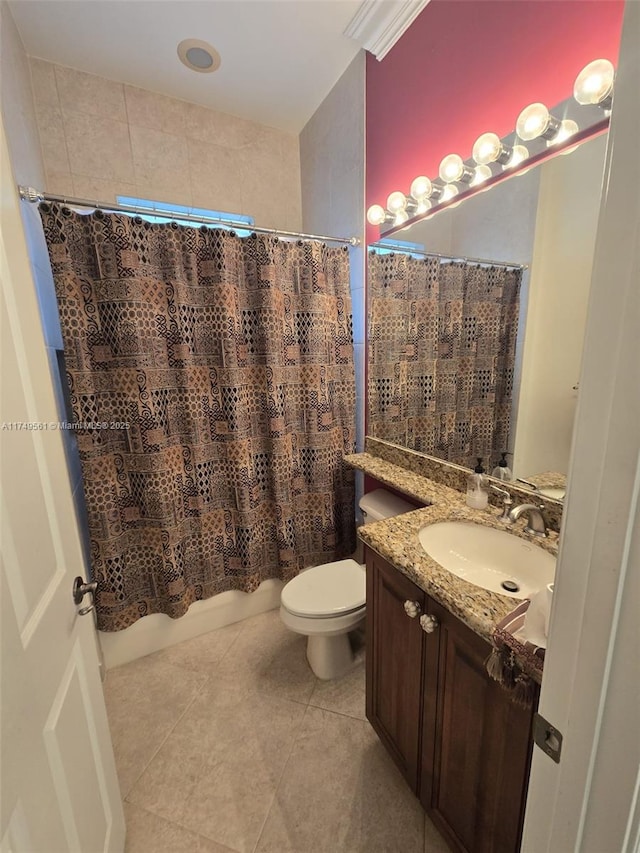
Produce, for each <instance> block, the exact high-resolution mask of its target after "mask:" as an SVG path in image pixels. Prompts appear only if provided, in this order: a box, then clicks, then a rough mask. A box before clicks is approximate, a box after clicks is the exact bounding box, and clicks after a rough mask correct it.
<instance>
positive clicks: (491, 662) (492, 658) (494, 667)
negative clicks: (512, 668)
mask: <svg viewBox="0 0 640 853" xmlns="http://www.w3.org/2000/svg"><path fill="white" fill-rule="evenodd" d="M485 666H486V667H487V672H488V673H489V675H490V676H491V678H493V680H494V681H497V682H498V684H503V683H504V660H503V658H502V653H501V652H500V649H496V647H495V646H494V647H493V649H492V650H491V654H490V655H489V657H488V658H487V662H486V664H485Z"/></svg>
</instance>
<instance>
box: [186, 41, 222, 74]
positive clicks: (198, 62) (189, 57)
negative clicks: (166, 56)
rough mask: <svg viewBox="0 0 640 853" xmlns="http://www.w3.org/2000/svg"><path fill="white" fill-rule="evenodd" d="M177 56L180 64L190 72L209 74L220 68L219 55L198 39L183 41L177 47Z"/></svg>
mask: <svg viewBox="0 0 640 853" xmlns="http://www.w3.org/2000/svg"><path fill="white" fill-rule="evenodd" d="M178 56H179V57H180V62H182V63H183V64H184V65H186V66H187V68H190V69H191V70H192V71H199V72H200V73H201V74H210V73H211V72H212V71H216V70H217V69H218V68H219V67H220V62H221V60H220V54H219V53H218V51H217V50H216V49H215V47H212V46H211V45H210V44H208V43H207V42H206V41H201V40H200V39H184V40H183V41H181V42H180V44H179V45H178Z"/></svg>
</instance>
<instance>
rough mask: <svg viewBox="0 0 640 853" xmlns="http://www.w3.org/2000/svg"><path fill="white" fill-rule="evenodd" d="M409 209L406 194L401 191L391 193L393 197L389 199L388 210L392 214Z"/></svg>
mask: <svg viewBox="0 0 640 853" xmlns="http://www.w3.org/2000/svg"><path fill="white" fill-rule="evenodd" d="M406 207H407V197H406V195H405V194H404V193H401V192H400V191H399V190H396V192H394V193H391V195H390V196H389V197H388V199H387V210H390V211H391V213H393V214H395V213H398V211H399V210H405V209H406Z"/></svg>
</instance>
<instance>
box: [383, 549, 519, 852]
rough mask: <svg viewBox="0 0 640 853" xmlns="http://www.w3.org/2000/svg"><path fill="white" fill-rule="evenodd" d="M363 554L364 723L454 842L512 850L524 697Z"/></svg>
mask: <svg viewBox="0 0 640 853" xmlns="http://www.w3.org/2000/svg"><path fill="white" fill-rule="evenodd" d="M366 562H367V718H368V719H369V722H370V723H371V725H372V726H373V728H374V729H375V731H376V733H377V734H378V736H379V737H380V739H381V740H382V742H383V743H384V745H385V747H386V748H387V750H388V751H389V753H390V754H391V756H392V757H393V759H394V760H395V762H396V764H397V765H398V767H399V768H400V770H401V771H402V773H403V775H404V776H405V778H406V780H407V782H408V783H409V785H410V786H411V788H412V790H413V791H414V793H415V794H416V796H418V797H419V798H420V801H421V803H422V805H423V807H424V809H425V810H426V811H427V813H428V814H429V817H430V818H431V820H432V821H433V823H434V824H435V825H436V826H437V827H438V829H439V830H440V832H441V833H442V835H443V836H444V837H445V838H446V840H447V841H448V843H449V845H450V847H451V848H452V849H453V850H456V851H469V853H512V851H517V850H519V844H520V835H521V830H522V820H523V816H524V803H525V797H526V790H527V782H528V776H529V765H530V760H531V747H532V738H531V724H532V717H533V712H534V706H533V704H532V705H531V706H530V707H527V708H522V707H520V706H519V705H516V704H515V703H514V702H513V701H512V699H511V696H510V694H509V693H508V692H507V691H505V690H504V689H503V688H502V687H500V685H499V684H497V683H496V682H495V681H494V680H493V679H491V678H490V677H489V675H488V674H487V672H486V669H485V661H486V659H487V657H488V655H489V653H490V646H489V644H488V643H487V642H486V641H485V640H483V639H482V638H481V637H479V636H478V635H477V634H474V633H473V631H471V630H470V629H469V628H468V627H467V626H466V625H464V624H463V623H462V622H461V621H460V620H459V619H457V618H456V617H455V616H453V615H452V614H451V613H449V611H447V610H446V609H445V608H444V607H441V606H440V605H439V604H437V603H436V602H435V601H433V600H432V599H431V598H430V597H429V596H428V595H427V594H426V593H425V592H423V591H422V590H421V589H420V588H419V587H417V586H416V585H415V584H414V583H412V581H410V580H409V579H408V578H407V577H405V575H403V574H402V573H401V572H399V571H398V570H397V569H395V568H394V567H393V566H392V565H391V564H389V563H388V562H387V561H386V560H384V559H383V558H382V557H380V556H379V555H378V554H376V553H375V552H374V551H372V550H371V549H369V548H367V559H366ZM421 616H423V617H426V618H423V620H422V622H423V625H421V624H420V617H421ZM425 628H426V629H427V630H425Z"/></svg>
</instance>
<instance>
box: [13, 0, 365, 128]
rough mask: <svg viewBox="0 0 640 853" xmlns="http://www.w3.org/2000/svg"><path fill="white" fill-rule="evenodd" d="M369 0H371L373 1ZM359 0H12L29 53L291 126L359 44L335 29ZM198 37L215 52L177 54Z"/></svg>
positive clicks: (299, 122)
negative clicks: (194, 67)
mask: <svg viewBox="0 0 640 853" xmlns="http://www.w3.org/2000/svg"><path fill="white" fill-rule="evenodd" d="M378 2H379V0H378ZM360 6H361V0H13V2H10V7H11V12H12V14H13V17H14V19H15V22H16V25H17V27H18V29H19V31H20V35H21V37H22V40H23V43H24V46H25V49H26V52H27V53H28V54H29V55H30V56H35V57H39V58H40V59H46V60H48V61H50V62H56V63H58V64H61V65H67V66H70V67H71V68H76V69H79V70H81V71H86V72H89V73H91V74H98V75H100V76H102V77H108V78H110V79H112V80H117V81H119V82H122V83H130V84H132V85H135V86H140V87H141V88H144V89H150V90H152V91H155V92H161V93H162V94H165V95H170V96H172V97H175V98H182V99H183V100H187V101H192V102H194V103H197V104H202V105H203V106H207V107H211V108H213V109H216V110H221V111H222V112H226V113H232V114H233V115H237V116H241V117H242V118H247V119H251V120H252V121H257V122H260V123H261V124H266V125H270V126H272V127H277V128H280V129H281V130H285V131H289V132H292V133H298V132H299V131H300V130H301V129H302V128H303V127H304V125H305V124H306V122H307V121H308V120H309V118H310V117H311V116H312V115H313V113H314V112H315V110H316V109H317V107H318V106H319V105H320V103H322V101H323V100H324V98H325V97H326V95H327V94H328V93H329V91H330V90H331V89H332V87H333V85H334V84H335V82H336V81H337V80H338V79H339V77H340V76H341V74H342V73H343V71H344V70H345V68H346V67H347V65H348V64H349V63H350V62H351V60H352V59H353V57H354V56H355V55H356V53H357V52H358V50H359V49H360V47H359V45H358V44H357V43H356V42H355V41H352V40H351V39H349V38H347V36H345V35H344V34H343V32H344V29H345V28H346V27H347V25H348V24H349V22H350V21H351V19H352V18H353V16H354V15H355V13H356V12H357V11H358V8H359V7H360ZM186 38H196V39H202V40H204V41H207V42H209V43H210V44H212V45H213V46H214V47H215V48H216V50H217V51H218V52H219V54H220V56H221V58H222V64H221V67H220V68H219V70H218V71H216V72H215V73H213V74H198V73H196V72H193V71H190V70H189V69H188V68H186V67H185V66H183V65H182V64H181V63H180V61H179V59H178V56H177V53H176V48H177V44H178V42H179V41H181V40H182V39H186Z"/></svg>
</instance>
